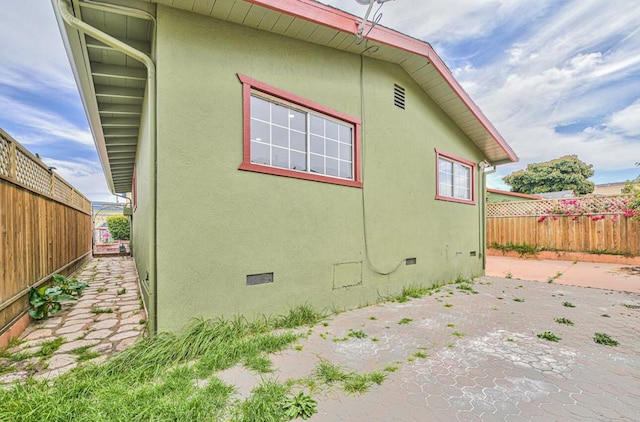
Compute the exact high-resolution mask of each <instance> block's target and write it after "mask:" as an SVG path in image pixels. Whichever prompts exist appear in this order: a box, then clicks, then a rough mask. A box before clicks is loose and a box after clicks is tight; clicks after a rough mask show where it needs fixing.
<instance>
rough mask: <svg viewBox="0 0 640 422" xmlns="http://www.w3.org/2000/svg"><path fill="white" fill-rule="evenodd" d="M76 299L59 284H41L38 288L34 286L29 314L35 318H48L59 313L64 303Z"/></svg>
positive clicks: (30, 298)
mask: <svg viewBox="0 0 640 422" xmlns="http://www.w3.org/2000/svg"><path fill="white" fill-rule="evenodd" d="M73 300H76V298H75V297H73V296H71V295H70V294H66V293H64V292H63V291H62V289H61V288H60V287H59V286H53V287H49V286H41V287H38V288H37V289H34V288H33V287H32V288H31V290H30V291H29V303H30V304H31V307H32V309H29V315H31V317H32V318H33V319H46V318H49V317H51V316H53V315H55V314H57V313H58V312H59V311H60V309H62V304H63V303H65V302H70V301H73Z"/></svg>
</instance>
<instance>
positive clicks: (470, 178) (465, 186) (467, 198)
mask: <svg viewBox="0 0 640 422" xmlns="http://www.w3.org/2000/svg"><path fill="white" fill-rule="evenodd" d="M436 157H437V185H438V186H437V192H438V193H437V195H436V199H442V200H446V201H454V202H463V203H467V204H474V203H475V194H474V171H475V164H474V163H473V162H471V161H468V160H465V159H463V158H458V157H455V156H453V155H451V154H447V153H444V152H442V151H437V150H436Z"/></svg>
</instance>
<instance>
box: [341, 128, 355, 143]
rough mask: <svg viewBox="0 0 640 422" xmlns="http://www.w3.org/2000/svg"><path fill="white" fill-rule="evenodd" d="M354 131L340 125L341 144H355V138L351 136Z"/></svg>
mask: <svg viewBox="0 0 640 422" xmlns="http://www.w3.org/2000/svg"><path fill="white" fill-rule="evenodd" d="M351 132H352V130H351V128H350V127H348V126H343V125H340V142H344V143H346V144H349V145H351V144H353V136H352V134H351Z"/></svg>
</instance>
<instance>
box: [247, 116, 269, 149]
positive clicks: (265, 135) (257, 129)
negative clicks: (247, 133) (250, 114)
mask: <svg viewBox="0 0 640 422" xmlns="http://www.w3.org/2000/svg"><path fill="white" fill-rule="evenodd" d="M270 139H271V136H269V124H268V123H263V122H259V121H257V120H253V119H251V140H252V141H259V142H264V143H267V144H268V143H269V142H270Z"/></svg>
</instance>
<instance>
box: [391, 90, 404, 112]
mask: <svg viewBox="0 0 640 422" xmlns="http://www.w3.org/2000/svg"><path fill="white" fill-rule="evenodd" d="M393 104H394V105H395V106H396V107H400V108H401V109H403V110H404V88H403V87H401V86H399V85H396V84H393Z"/></svg>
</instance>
